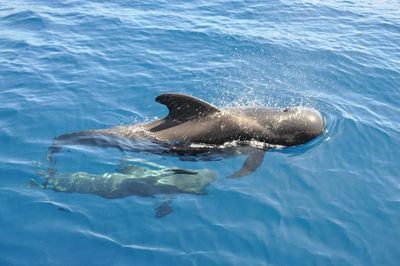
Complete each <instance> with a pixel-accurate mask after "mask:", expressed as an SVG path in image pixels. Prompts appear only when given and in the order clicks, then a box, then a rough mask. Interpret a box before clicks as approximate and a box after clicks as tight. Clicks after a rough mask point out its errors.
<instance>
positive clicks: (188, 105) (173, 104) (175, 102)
mask: <svg viewBox="0 0 400 266" xmlns="http://www.w3.org/2000/svg"><path fill="white" fill-rule="evenodd" d="M156 102H158V103H161V104H164V105H166V106H167V108H168V111H169V114H168V115H167V117H166V118H165V119H166V120H169V119H172V120H179V121H187V120H189V119H191V118H193V117H199V116H206V115H209V114H212V113H215V112H219V111H220V110H219V109H218V108H217V107H215V106H213V105H211V104H209V103H207V102H205V101H203V100H200V99H198V98H196V97H192V96H189V95H184V94H177V93H166V94H161V95H159V96H157V98H156Z"/></svg>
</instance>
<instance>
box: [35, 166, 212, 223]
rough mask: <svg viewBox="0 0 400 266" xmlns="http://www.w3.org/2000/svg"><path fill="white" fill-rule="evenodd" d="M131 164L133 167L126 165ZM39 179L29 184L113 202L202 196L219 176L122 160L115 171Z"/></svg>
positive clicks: (162, 210)
mask: <svg viewBox="0 0 400 266" xmlns="http://www.w3.org/2000/svg"><path fill="white" fill-rule="evenodd" d="M132 162H133V163H135V165H132V164H129V163H132ZM139 164H140V165H141V166H139ZM41 177H42V178H43V182H36V181H35V180H31V181H32V183H31V184H32V185H37V186H40V187H42V188H45V189H51V190H54V191H57V192H66V193H83V194H93V195H97V196H100V197H103V198H107V199H115V198H123V197H128V196H141V197H153V196H157V195H163V196H174V195H176V194H183V193H184V194H196V195H202V194H206V190H205V189H206V187H207V186H208V185H209V184H211V183H212V182H214V181H215V180H216V179H217V178H218V175H217V173H216V172H214V171H212V170H209V169H197V170H192V169H190V170H188V169H180V168H167V167H165V166H162V165H159V164H155V163H149V162H145V161H142V160H139V159H129V160H124V164H122V165H121V166H120V167H119V169H118V171H117V172H111V173H103V174H92V173H88V172H75V173H53V174H48V173H44V174H42V175H41ZM170 203H171V199H168V200H166V201H165V202H163V203H162V204H161V205H160V206H159V207H158V208H157V209H156V217H158V218H160V217H163V216H165V215H167V214H169V213H170V212H172V208H171V206H170Z"/></svg>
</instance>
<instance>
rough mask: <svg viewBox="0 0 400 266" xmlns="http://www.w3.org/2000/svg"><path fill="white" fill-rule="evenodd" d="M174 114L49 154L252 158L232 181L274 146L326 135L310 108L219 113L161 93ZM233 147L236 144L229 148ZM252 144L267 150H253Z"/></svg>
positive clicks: (70, 138)
mask: <svg viewBox="0 0 400 266" xmlns="http://www.w3.org/2000/svg"><path fill="white" fill-rule="evenodd" d="M156 101H157V102H158V103H161V104H164V105H166V106H167V108H168V110H169V113H168V115H167V116H166V117H164V118H162V119H158V120H155V121H153V122H150V123H147V124H138V125H129V126H118V127H115V128H110V129H98V130H86V131H80V132H74V133H68V134H64V135H61V136H58V137H56V138H55V139H54V142H53V144H52V146H51V147H50V155H49V157H50V158H51V156H52V154H53V153H55V152H58V151H59V150H60V149H61V148H62V147H63V146H64V145H95V146H101V147H115V148H119V149H121V150H128V151H148V152H152V153H159V154H175V155H179V156H182V158H183V157H185V156H191V157H192V158H193V157H194V158H203V159H210V158H211V159H213V158H214V157H213V156H215V155H216V154H217V155H223V156H227V155H228V156H229V155H237V154H245V155H248V158H247V159H246V160H245V162H244V165H243V167H242V168H241V169H240V170H239V171H237V172H236V173H234V174H232V175H231V176H230V177H241V176H245V175H247V174H249V173H251V172H253V171H255V170H256V169H257V167H258V166H259V165H260V164H261V163H262V161H263V158H264V154H265V151H266V150H267V149H268V148H269V147H271V146H286V147H287V146H295V145H301V144H304V143H306V142H308V141H310V140H312V139H314V138H315V137H317V136H318V135H320V134H321V133H322V132H323V130H324V120H323V118H322V115H321V113H320V112H319V111H317V110H315V109H312V108H306V107H290V108H269V107H251V108H246V107H236V108H225V109H219V108H217V107H215V106H213V105H211V104H210V103H207V102H205V101H203V100H201V99H198V98H195V97H192V96H189V95H185V94H173V93H169V94H162V95H159V96H158V97H157V98H156ZM232 142H234V143H235V144H236V145H226V144H227V143H232ZM253 142H257V143H258V144H260V143H261V144H263V145H261V146H260V145H256V147H254V145H251V144H252V143H253Z"/></svg>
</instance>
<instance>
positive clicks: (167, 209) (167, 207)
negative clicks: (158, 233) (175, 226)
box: [154, 199, 174, 218]
mask: <svg viewBox="0 0 400 266" xmlns="http://www.w3.org/2000/svg"><path fill="white" fill-rule="evenodd" d="M171 202H172V199H169V200H167V201H164V202H163V203H161V205H160V206H158V207H157V208H155V211H156V213H155V215H154V217H155V218H163V217H164V216H167V215H168V214H170V213H172V212H173V211H174V209H172V207H171Z"/></svg>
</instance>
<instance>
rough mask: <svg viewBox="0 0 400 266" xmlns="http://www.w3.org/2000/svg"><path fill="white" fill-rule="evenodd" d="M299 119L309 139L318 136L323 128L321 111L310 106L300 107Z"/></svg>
mask: <svg viewBox="0 0 400 266" xmlns="http://www.w3.org/2000/svg"><path fill="white" fill-rule="evenodd" d="M300 112H301V113H302V115H301V119H302V120H303V122H304V124H305V128H304V132H305V133H306V134H307V135H308V137H309V138H310V139H313V138H315V137H317V136H319V135H320V134H321V133H322V131H323V130H324V119H323V117H322V115H321V113H320V112H319V111H317V110H315V109H312V108H302V110H300Z"/></svg>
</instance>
